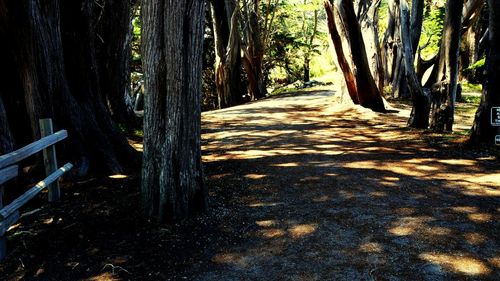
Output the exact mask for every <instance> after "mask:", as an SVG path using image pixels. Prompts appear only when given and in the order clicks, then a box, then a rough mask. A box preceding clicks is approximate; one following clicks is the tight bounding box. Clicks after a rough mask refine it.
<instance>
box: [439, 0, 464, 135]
mask: <svg viewBox="0 0 500 281" xmlns="http://www.w3.org/2000/svg"><path fill="white" fill-rule="evenodd" d="M463 4H464V2H463V0H457V1H452V0H449V1H448V2H447V4H446V15H445V22H444V27H443V35H442V38H441V44H440V48H439V49H440V50H439V62H438V65H437V73H436V75H437V76H435V80H436V81H437V82H436V83H434V85H433V87H432V88H433V89H437V90H434V91H433V99H432V100H433V101H432V119H431V128H432V129H434V130H436V131H443V130H447V131H452V129H453V120H454V114H455V101H456V94H457V83H458V53H459V50H460V37H461V36H460V35H461V32H460V30H461V23H462V9H463Z"/></svg>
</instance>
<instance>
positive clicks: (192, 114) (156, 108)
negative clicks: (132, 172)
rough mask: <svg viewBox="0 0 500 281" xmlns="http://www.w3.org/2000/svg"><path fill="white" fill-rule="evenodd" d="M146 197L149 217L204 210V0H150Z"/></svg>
mask: <svg viewBox="0 0 500 281" xmlns="http://www.w3.org/2000/svg"><path fill="white" fill-rule="evenodd" d="M142 9H143V10H142V24H143V33H142V34H143V41H142V42H143V45H142V53H143V67H144V74H145V75H144V76H145V92H146V93H147V94H146V101H145V112H144V157H143V169H142V171H143V173H142V199H143V204H144V209H145V213H146V215H147V216H149V217H152V218H155V219H157V220H158V221H176V220H181V219H184V218H186V217H189V216H192V215H194V214H196V213H198V212H200V211H203V210H204V209H205V208H206V206H207V192H206V189H205V186H204V184H203V174H202V167H201V144H200V142H201V140H200V139H201V133H200V132H201V128H200V127H201V124H200V123H201V110H200V98H201V71H202V52H203V19H204V12H203V1H199V0H186V1H166V2H163V1H154V0H145V1H143V6H142Z"/></svg>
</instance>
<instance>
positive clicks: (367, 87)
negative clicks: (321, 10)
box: [326, 0, 385, 112]
mask: <svg viewBox="0 0 500 281" xmlns="http://www.w3.org/2000/svg"><path fill="white" fill-rule="evenodd" d="M326 7H327V10H328V5H326ZM335 9H336V10H337V11H338V13H339V15H340V17H341V18H342V23H343V25H344V26H343V27H342V28H343V29H344V30H345V31H346V34H347V38H346V39H347V41H348V43H349V46H350V54H349V56H350V57H351V59H352V61H353V64H354V66H355V69H356V71H355V73H354V77H355V79H356V95H357V100H358V101H359V104H360V105H362V106H364V107H367V108H370V109H372V110H374V111H380V112H383V111H385V107H384V103H383V101H382V97H381V95H380V91H379V90H378V88H377V85H376V84H375V81H374V80H373V76H372V74H371V72H370V67H369V64H368V59H367V57H366V50H365V44H364V41H363V36H362V34H361V29H360V26H359V23H358V20H357V18H356V14H355V12H354V6H353V4H352V2H351V1H347V0H337V1H335ZM329 18H330V17H329ZM333 24H336V22H334V23H333ZM337 29H339V28H338V27H337ZM334 42H335V41H334Z"/></svg>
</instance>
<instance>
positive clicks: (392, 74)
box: [382, 0, 405, 98]
mask: <svg viewBox="0 0 500 281" xmlns="http://www.w3.org/2000/svg"><path fill="white" fill-rule="evenodd" d="M388 11H389V17H388V27H387V29H386V31H385V35H384V40H383V47H382V59H383V63H382V65H383V66H384V73H385V85H386V86H391V89H392V95H393V97H395V98H400V97H401V96H402V93H403V92H404V89H403V85H402V80H403V81H404V73H405V70H404V62H403V50H402V47H401V32H400V29H401V27H400V25H401V20H400V16H399V13H400V9H399V1H398V0H390V1H389V2H388Z"/></svg>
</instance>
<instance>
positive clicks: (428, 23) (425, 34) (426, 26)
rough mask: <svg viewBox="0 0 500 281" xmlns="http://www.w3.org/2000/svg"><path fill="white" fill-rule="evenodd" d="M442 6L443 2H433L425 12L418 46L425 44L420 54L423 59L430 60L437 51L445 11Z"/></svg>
mask: <svg viewBox="0 0 500 281" xmlns="http://www.w3.org/2000/svg"><path fill="white" fill-rule="evenodd" d="M444 4H445V3H444V1H434V3H433V4H430V6H428V7H427V9H426V11H425V14H424V22H423V24H422V35H421V36H420V44H419V45H420V46H425V45H426V44H427V46H426V47H425V48H424V49H423V50H422V53H421V54H422V57H423V58H424V59H428V58H431V57H432V56H434V55H435V54H437V52H438V51H439V45H440V43H441V35H442V32H443V24H444V16H445V10H446V9H445V7H444Z"/></svg>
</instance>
